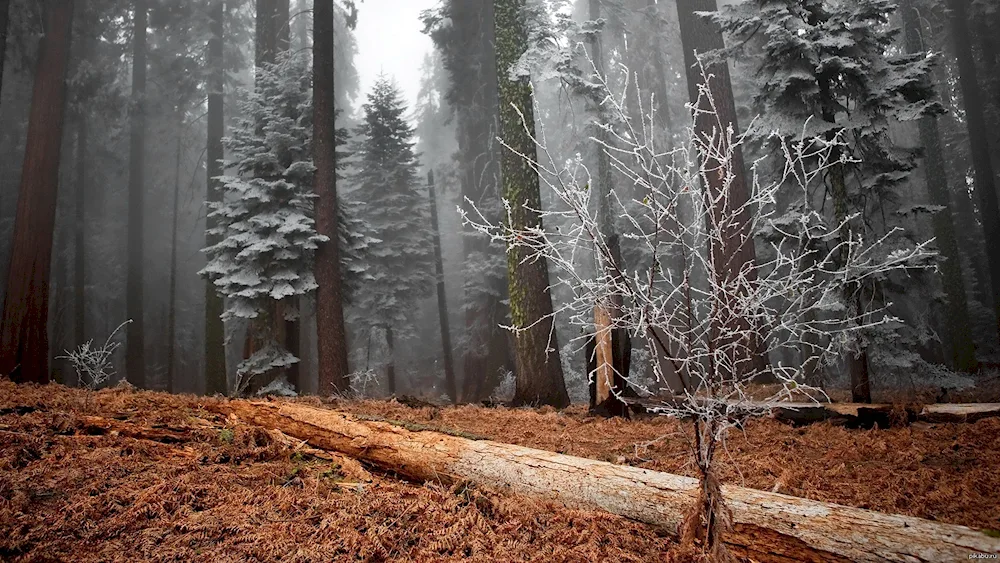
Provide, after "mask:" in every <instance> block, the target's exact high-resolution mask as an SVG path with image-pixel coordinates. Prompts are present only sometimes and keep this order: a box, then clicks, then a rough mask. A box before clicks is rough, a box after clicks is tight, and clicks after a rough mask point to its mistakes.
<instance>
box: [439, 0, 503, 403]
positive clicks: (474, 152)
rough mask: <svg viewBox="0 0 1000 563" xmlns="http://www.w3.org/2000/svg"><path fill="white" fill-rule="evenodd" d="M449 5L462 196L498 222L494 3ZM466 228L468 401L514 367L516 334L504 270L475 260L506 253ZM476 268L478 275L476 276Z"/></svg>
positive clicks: (484, 394)
mask: <svg viewBox="0 0 1000 563" xmlns="http://www.w3.org/2000/svg"><path fill="white" fill-rule="evenodd" d="M449 4H450V10H451V15H452V21H453V25H454V29H455V34H456V35H455V38H454V39H453V41H452V42H450V43H448V45H450V47H449V48H450V49H455V50H458V51H459V52H458V53H456V54H455V58H456V60H457V61H458V63H460V64H459V67H458V68H456V69H453V70H452V71H451V76H452V81H453V84H454V86H453V88H452V94H453V95H454V96H455V98H456V103H455V106H456V109H457V112H456V114H457V117H458V119H457V122H458V123H457V124H458V146H459V151H460V152H459V155H460V159H461V172H462V178H463V181H462V195H463V196H464V197H467V198H469V199H470V200H472V201H475V202H479V203H486V204H487V205H484V207H487V209H484V212H485V213H487V216H488V217H490V219H491V220H495V221H499V220H500V219H501V217H500V215H499V211H498V210H497V211H496V212H495V211H494V210H493V209H489V208H488V204H489V202H490V200H492V199H493V198H494V197H496V196H497V194H498V190H499V188H498V185H497V184H498V181H499V176H500V170H499V160H500V151H499V148H500V147H499V145H498V143H496V136H497V119H498V116H499V111H498V100H497V72H496V70H497V67H496V58H495V53H494V36H495V30H494V27H493V19H494V18H493V11H494V9H493V8H494V6H493V2H492V1H486V0H480V1H477V2H470V1H456V0H451V2H450V3H449ZM464 231H465V236H463V237H462V247H463V256H464V259H465V261H466V267H465V271H466V280H465V288H464V289H465V291H464V309H465V339H466V345H465V347H464V354H463V359H462V372H463V381H462V391H461V397H462V400H463V401H467V402H477V401H480V400H482V399H485V398H486V397H487V396H488V395H489V394H490V393H491V392H492V390H493V389H494V388H495V387H496V385H497V383H499V381H500V374H501V373H502V372H503V371H506V370H512V369H513V365H514V362H513V361H512V358H511V350H512V346H511V344H510V340H511V339H510V338H509V336H510V334H509V332H508V331H506V330H503V329H501V328H500V325H502V324H507V323H508V320H507V311H508V308H507V306H506V305H505V304H504V303H503V300H504V299H506V296H507V279H506V269H504V271H503V273H502V274H501V273H500V272H499V271H491V270H486V269H483V268H482V267H481V266H479V264H474V263H473V262H474V261H476V260H484V259H485V260H487V261H489V260H491V259H493V258H498V257H499V255H500V251H499V249H498V247H497V246H495V245H492V244H490V242H489V240H488V239H486V237H483V236H479V235H474V234H473V233H474V231H473V230H472V229H471V227H469V226H464ZM474 272H475V273H478V275H477V276H475V277H474V274H473V273H474ZM477 285H478V286H480V287H477Z"/></svg>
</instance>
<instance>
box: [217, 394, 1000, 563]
mask: <svg viewBox="0 0 1000 563" xmlns="http://www.w3.org/2000/svg"><path fill="white" fill-rule="evenodd" d="M209 408H212V409H216V410H218V411H220V412H225V413H232V414H235V415H237V416H238V417H239V418H241V419H243V420H246V421H249V422H251V423H253V424H256V425H259V426H262V427H266V428H273V429H277V430H280V431H281V432H284V433H285V434H288V435H289V436H292V437H295V438H298V439H301V440H306V441H307V442H308V443H309V444H310V445H311V446H314V447H316V448H320V449H323V450H330V451H336V452H340V453H343V454H346V455H349V456H351V457H355V458H358V459H360V460H362V461H365V462H368V463H371V464H373V465H375V466H377V467H379V468H381V469H383V470H386V471H392V472H395V473H398V474H401V475H404V476H406V477H409V478H410V479H414V480H417V481H434V482H445V483H454V482H459V481H472V482H475V483H481V484H484V485H488V486H493V487H502V488H505V489H506V490H509V491H511V492H514V493H517V494H525V495H531V496H536V497H543V498H548V499H552V500H554V501H557V502H562V503H565V504H567V505H570V506H577V507H581V508H586V509H599V510H605V511H607V512H611V513H614V514H619V515H621V516H624V517H626V518H630V519H633V520H637V521H640V522H645V523H647V524H650V525H653V526H656V527H659V528H663V529H665V531H667V532H668V533H671V534H676V533H677V531H678V528H679V526H680V525H681V524H682V521H683V519H684V516H685V514H686V513H687V512H688V511H689V509H690V508H691V506H692V505H693V504H694V503H695V502H696V500H697V499H698V488H699V484H698V481H697V480H696V479H693V478H690V477H682V476H678V475H671V474H669V473H659V472H655V471H649V470H646V469H639V468H636V467H629V466H621V465H613V464H610V463H607V462H603V461H596V460H591V459H583V458H578V457H573V456H567V455H562V454H556V453H552V452H547V451H541V450H535V449H532V448H525V447H522V446H514V445H510V444H501V443H497V442H492V441H489V440H478V441H476V440H468V439H465V438H459V437H456V436H450V435H446V434H441V433H437V432H429V431H417V432H412V431H409V430H406V429H403V428H400V427H398V426H394V425H392V424H389V423H387V422H370V421H361V420H357V419H355V418H353V417H351V416H350V415H345V414H341V413H337V412H333V411H329V410H324V409H320V408H316V407H311V406H307V405H301V404H290V403H285V404H281V403H249V402H245V401H235V402H231V403H228V404H220V405H215V406H210V407H209ZM722 493H723V495H724V496H725V498H726V502H727V504H728V506H729V508H730V510H731V511H732V515H733V522H734V531H733V532H731V533H730V534H728V535H727V536H726V538H725V540H726V542H727V544H728V546H729V547H730V549H731V550H732V551H733V552H735V553H736V554H737V555H742V556H745V557H750V558H752V559H753V560H756V561H781V562H785V563H788V562H791V561H816V562H820V561H825V562H829V561H834V562H846V561H861V562H883V561H906V562H913V561H926V562H931V561H934V562H937V561H958V560H966V559H967V558H968V557H969V553H971V552H979V553H989V554H1000V539H997V538H992V537H990V536H988V535H986V534H985V533H983V532H980V531H978V530H974V529H971V528H967V527H964V526H955V525H950V524H940V523H936V522H931V521H928V520H922V519H919V518H912V517H908V516H898V515H889V514H881V513H878V512H873V511H869V510H863V509H859V508H851V507H846V506H840V505H836V504H830V503H824V502H817V501H810V500H805V499H802V498H798V497H792V496H788V495H782V494H777V493H767V492H763V491H757V490H754V489H747V488H743V487H734V486H723V487H722Z"/></svg>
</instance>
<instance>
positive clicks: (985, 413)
mask: <svg viewBox="0 0 1000 563" xmlns="http://www.w3.org/2000/svg"><path fill="white" fill-rule="evenodd" d="M684 400H685V399H683V398H681V397H675V398H667V399H657V398H642V399H633V398H630V399H626V402H627V403H628V404H629V407H630V408H631V409H632V410H633V412H637V413H639V412H646V413H654V414H655V413H656V411H657V409H658V408H662V407H663V406H664V405H668V404H675V405H676V404H678V403H679V402H683V401H684ZM747 406H753V405H752V404H751V405H747ZM760 406H764V407H766V406H767V405H766V404H762V405H760ZM770 407H771V416H773V417H774V418H775V419H777V420H780V421H783V422H788V423H791V424H795V425H805V424H812V423H814V422H822V421H829V422H831V423H833V424H838V425H843V426H847V427H849V428H872V427H874V426H875V425H878V426H880V427H882V428H886V427H888V426H890V425H891V424H896V423H904V424H905V423H911V422H918V421H919V422H933V423H947V422H954V423H963V422H975V421H977V420H981V419H984V418H996V417H1000V403H938V404H932V405H891V404H866V403H818V402H796V403H793V402H780V403H775V404H772V405H771V406H770Z"/></svg>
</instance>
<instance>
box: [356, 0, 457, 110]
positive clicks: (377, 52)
mask: <svg viewBox="0 0 1000 563" xmlns="http://www.w3.org/2000/svg"><path fill="white" fill-rule="evenodd" d="M439 3H440V0H364V2H362V3H360V4H359V5H358V27H357V30H355V35H356V37H357V41H358V55H357V58H356V59H355V64H356V65H357V68H358V76H359V78H360V85H361V89H360V92H359V97H358V99H357V100H356V104H355V106H356V110H355V111H356V112H358V111H360V109H361V108H360V106H361V103H363V102H364V100H365V99H366V97H367V95H368V93H369V92H370V91H371V88H372V85H373V84H374V83H375V79H376V78H378V75H379V73H385V74H386V75H389V76H391V77H393V78H394V79H395V80H396V84H397V85H398V86H399V87H400V89H401V90H402V92H403V96H404V99H405V100H406V104H407V106H408V107H409V109H410V111H411V112H412V110H413V106H414V104H415V103H416V101H417V93H418V91H419V90H420V65H421V64H422V63H423V60H424V55H426V54H427V53H430V52H431V51H432V50H433V48H434V44H433V42H432V41H431V39H430V37H428V36H426V35H424V34H423V33H422V30H423V23H422V22H421V21H420V12H422V11H424V10H426V9H429V8H433V7H435V6H436V5H438V4H439Z"/></svg>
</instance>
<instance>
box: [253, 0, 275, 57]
mask: <svg viewBox="0 0 1000 563" xmlns="http://www.w3.org/2000/svg"><path fill="white" fill-rule="evenodd" d="M277 3H278V0H256V3H255V4H256V12H257V14H256V21H255V25H254V59H253V60H254V66H256V67H257V68H260V67H262V66H264V64H274V57H275V55H276V54H277V53H278V35H277V33H276V31H277V30H276V29H275V23H276V21H275V20H276V19H277V15H278V6H277Z"/></svg>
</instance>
